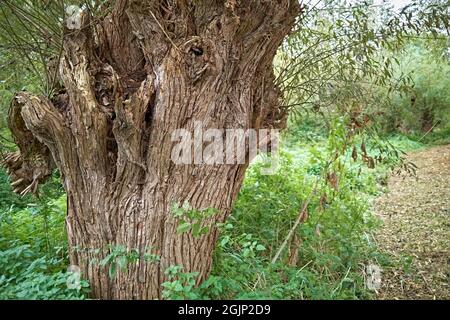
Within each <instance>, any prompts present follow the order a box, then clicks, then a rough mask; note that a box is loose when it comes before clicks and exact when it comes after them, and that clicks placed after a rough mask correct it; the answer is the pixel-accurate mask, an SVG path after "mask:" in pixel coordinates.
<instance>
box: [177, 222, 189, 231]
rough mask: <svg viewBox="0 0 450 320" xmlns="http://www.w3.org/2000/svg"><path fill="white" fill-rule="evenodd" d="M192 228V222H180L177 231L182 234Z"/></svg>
mask: <svg viewBox="0 0 450 320" xmlns="http://www.w3.org/2000/svg"><path fill="white" fill-rule="evenodd" d="M190 228H191V223H190V222H183V223H182V224H180V225H179V226H178V228H177V233H178V234H181V233H184V232H187V231H189V229H190Z"/></svg>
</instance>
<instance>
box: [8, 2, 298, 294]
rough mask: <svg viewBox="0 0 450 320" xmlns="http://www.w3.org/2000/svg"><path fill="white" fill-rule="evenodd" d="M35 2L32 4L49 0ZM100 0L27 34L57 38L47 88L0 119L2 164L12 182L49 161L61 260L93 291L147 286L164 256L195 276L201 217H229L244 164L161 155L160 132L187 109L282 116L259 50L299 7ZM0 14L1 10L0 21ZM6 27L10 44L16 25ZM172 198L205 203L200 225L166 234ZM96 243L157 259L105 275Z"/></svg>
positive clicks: (157, 277)
mask: <svg viewBox="0 0 450 320" xmlns="http://www.w3.org/2000/svg"><path fill="white" fill-rule="evenodd" d="M22 2H23V3H24V5H23V6H22V7H20V3H22ZM50 2H52V1H50ZM6 3H9V5H10V7H8V6H4V7H3V8H2V10H3V11H4V13H5V10H13V9H12V7H13V6H16V8H15V9H14V10H15V13H16V15H17V16H19V17H20V18H21V19H22V20H21V22H22V23H23V25H22V26H21V27H22V28H27V27H29V28H34V29H36V30H38V31H42V30H41V29H44V27H42V28H40V26H44V24H45V23H46V21H45V19H40V18H39V16H37V15H35V16H33V18H32V19H31V18H29V17H28V16H27V15H26V14H25V12H26V11H27V10H29V6H31V5H32V4H30V2H29V1H19V2H11V1H6ZM36 3H39V1H38V2H35V4H33V5H37V4H36ZM41 3H42V8H41V9H43V10H46V8H45V5H46V4H48V3H49V1H43V2H41ZM55 3H56V4H58V1H55ZM90 3H94V1H91V2H90ZM104 3H106V5H105V4H104ZM64 5H65V4H64V3H61V6H64ZM49 10H50V9H49ZM100 11H101V13H102V14H101V15H93V14H92V10H91V9H90V7H89V6H85V7H84V9H82V10H81V12H79V13H77V14H76V15H75V16H73V17H67V16H66V17H65V19H64V21H67V20H68V21H69V25H67V24H66V23H64V27H63V28H64V30H63V32H62V33H61V35H60V36H59V37H57V31H55V33H54V34H50V35H49V36H48V38H47V39H45V37H44V33H41V35H40V36H42V39H35V37H33V39H32V40H33V41H36V45H40V46H41V47H42V45H43V44H45V43H49V45H51V44H52V43H53V42H56V43H58V42H59V41H60V42H61V50H60V51H59V52H56V53H55V54H54V55H53V56H50V57H49V59H47V60H45V59H44V60H45V61H46V64H45V65H46V67H47V75H48V76H47V81H49V82H51V83H52V84H55V86H52V88H56V89H55V90H54V92H53V94H51V95H50V94H49V95H47V96H37V95H33V94H31V93H28V92H20V93H18V94H17V95H16V96H15V97H14V98H13V101H12V104H11V108H10V113H9V127H10V129H11V132H12V135H13V138H14V140H15V142H16V144H17V145H18V147H19V151H17V152H15V153H13V154H9V155H8V156H7V157H6V161H5V163H6V167H7V168H8V171H9V173H10V175H11V178H12V180H13V182H12V184H13V186H14V188H15V189H16V192H19V193H27V192H30V191H31V192H33V191H36V189H37V187H38V185H39V184H40V183H42V182H43V181H44V180H45V179H46V178H47V177H48V176H49V175H50V174H51V172H52V170H54V169H56V168H57V169H58V170H59V171H60V173H61V176H62V181H63V185H64V188H65V190H66V192H67V198H68V212H67V219H66V228H67V233H68V238H69V246H70V248H71V250H70V260H71V264H73V265H77V266H79V267H80V268H81V271H82V274H83V276H84V277H85V278H87V279H88V280H89V282H90V286H91V289H92V292H93V296H94V297H95V298H102V299H111V298H112V299H154V298H161V291H162V288H161V284H162V283H163V282H164V281H166V279H165V275H164V271H165V270H166V269H167V268H168V267H169V266H171V265H182V266H183V267H184V270H185V271H187V272H198V273H199V277H198V281H199V282H200V281H202V280H204V279H205V278H206V277H207V276H208V274H209V272H210V267H211V262H212V251H213V248H214V246H215V242H216V239H217V237H218V230H217V228H216V227H215V226H216V223H215V222H222V221H224V220H225V219H226V217H227V216H228V215H229V213H230V209H231V206H232V204H233V200H234V199H235V198H236V196H237V193H238V191H239V188H240V186H241V183H242V180H243V177H244V173H245V170H246V168H247V165H248V159H247V163H246V164H235V165H225V164H224V165H175V164H174V163H173V162H172V160H171V151H172V146H173V142H172V141H171V134H172V132H173V131H174V130H175V129H178V128H185V129H187V130H190V131H193V130H194V123H195V122H197V121H201V122H202V123H203V126H204V127H207V128H219V129H221V128H235V129H247V128H255V129H258V128H281V127H283V126H284V124H285V121H286V113H285V112H284V110H283V108H282V107H281V103H280V98H281V97H280V91H279V90H278V88H277V87H276V86H275V84H274V80H275V77H274V73H273V67H272V62H273V58H274V55H275V53H276V51H277V48H278V47H279V46H280V45H281V43H282V41H283V39H284V38H285V36H286V35H287V34H288V33H289V32H290V30H291V28H292V27H293V25H294V23H295V21H296V18H297V17H298V16H299V14H300V11H301V8H300V6H299V3H298V1H293V0H258V1H256V0H246V1H242V0H241V1H236V0H208V1H206V0H116V1H114V2H110V1H106V2H105V1H103V7H102V8H100ZM67 18H69V19H67ZM70 19H72V20H70ZM19 20H20V19H19ZM40 20H42V21H40ZM11 23H12V22H11V21H9V20H8V14H6V21H3V24H4V26H6V27H8V26H11ZM40 23H42V24H40ZM70 23H72V25H71V24H70ZM59 27H61V23H60V24H59ZM13 29H14V28H11V33H13V32H14V30H13ZM53 29H55V27H54V26H53V27H51V28H50V27H49V28H47V29H46V30H53ZM15 36H16V40H17V42H18V43H19V42H20V40H21V39H22V38H21V37H24V36H21V35H17V34H15ZM27 36H28V35H27ZM30 39H31V38H30ZM26 57H29V55H28V56H26ZM31 58H32V57H31ZM53 75H54V76H53ZM185 202H187V203H189V205H190V206H191V207H192V208H194V209H197V210H202V209H205V208H215V209H217V211H218V213H217V214H215V215H214V216H213V218H210V220H211V221H209V225H210V226H211V229H210V230H209V232H208V233H207V234H204V235H202V236H201V237H194V236H193V235H192V234H191V233H189V232H187V233H182V234H178V233H177V232H176V230H177V227H178V223H179V221H178V220H177V218H176V217H174V215H173V214H172V213H171V208H172V205H173V203H185ZM110 245H124V246H125V247H126V248H128V249H129V250H138V252H140V254H143V253H144V252H146V250H148V249H149V248H151V250H152V253H153V254H156V255H158V256H159V257H160V260H159V261H153V262H151V263H150V262H146V261H145V260H143V259H139V260H138V261H137V262H134V263H132V264H130V265H129V266H128V268H127V270H121V271H119V272H117V274H116V276H115V277H109V276H108V271H107V269H106V268H107V266H102V265H100V264H99V263H95V261H98V259H99V250H100V255H103V256H104V255H105V254H106V251H107V248H108V246H110ZM100 258H102V256H100Z"/></svg>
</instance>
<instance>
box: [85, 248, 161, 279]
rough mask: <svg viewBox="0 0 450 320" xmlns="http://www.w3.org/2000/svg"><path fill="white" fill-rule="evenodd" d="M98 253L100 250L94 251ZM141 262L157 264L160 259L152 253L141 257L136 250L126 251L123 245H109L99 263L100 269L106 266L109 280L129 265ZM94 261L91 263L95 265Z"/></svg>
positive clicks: (125, 269)
mask: <svg viewBox="0 0 450 320" xmlns="http://www.w3.org/2000/svg"><path fill="white" fill-rule="evenodd" d="M94 250H96V253H97V254H99V253H100V249H94ZM140 260H143V261H145V262H149V263H155V262H159V260H160V257H159V256H158V255H156V254H154V253H149V252H147V253H144V254H143V255H141V253H140V252H139V250H137V249H131V250H130V249H127V248H126V247H125V246H124V245H110V246H109V253H108V254H107V255H106V256H105V257H104V258H103V259H102V260H101V261H100V262H99V265H100V266H101V267H104V266H108V275H109V277H110V279H114V278H115V277H116V274H117V271H118V270H120V271H127V269H128V265H129V264H130V263H135V262H137V261H140ZM95 262H96V261H91V263H95Z"/></svg>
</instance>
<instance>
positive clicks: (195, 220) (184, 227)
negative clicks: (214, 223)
mask: <svg viewBox="0 0 450 320" xmlns="http://www.w3.org/2000/svg"><path fill="white" fill-rule="evenodd" d="M171 212H172V214H173V215H174V217H176V218H178V220H179V224H178V228H177V233H178V234H181V233H185V232H191V233H192V235H193V236H194V237H195V238H198V237H200V236H202V235H204V234H208V232H209V230H210V226H208V225H205V223H207V219H208V218H211V217H213V216H214V215H215V214H217V210H216V209H214V208H208V209H205V210H196V209H192V208H190V207H189V203H187V202H185V203H183V205H182V206H181V207H180V205H179V204H177V203H174V204H173V205H172V208H171Z"/></svg>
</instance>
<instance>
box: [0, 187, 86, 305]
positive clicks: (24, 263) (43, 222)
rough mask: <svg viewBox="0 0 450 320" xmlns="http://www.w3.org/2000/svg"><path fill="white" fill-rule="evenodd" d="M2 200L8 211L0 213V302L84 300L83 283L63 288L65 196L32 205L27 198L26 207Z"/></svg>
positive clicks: (65, 280)
mask: <svg viewBox="0 0 450 320" xmlns="http://www.w3.org/2000/svg"><path fill="white" fill-rule="evenodd" d="M48 196H54V194H52V193H51V192H49V193H48ZM4 200H5V207H6V206H7V205H9V206H10V209H6V210H4V209H2V210H1V211H0V235H1V236H0V299H82V298H84V297H85V295H86V294H87V293H88V284H87V283H86V282H85V281H81V282H80V288H79V289H69V288H68V286H67V283H68V281H69V280H70V277H71V274H70V273H69V272H67V271H66V270H67V266H68V260H67V244H66V243H67V239H66V233H65V229H64V219H65V210H66V208H65V207H66V198H65V196H60V197H58V198H56V199H54V200H52V199H51V198H45V199H41V200H38V201H36V202H34V203H33V202H32V201H31V199H30V198H28V201H29V205H26V206H25V205H24V202H25V200H20V201H19V202H18V203H17V201H18V199H17V198H16V197H15V196H12V195H11V196H10V199H9V200H8V199H4ZM14 205H17V207H15V206H14ZM20 208H21V209H20Z"/></svg>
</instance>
